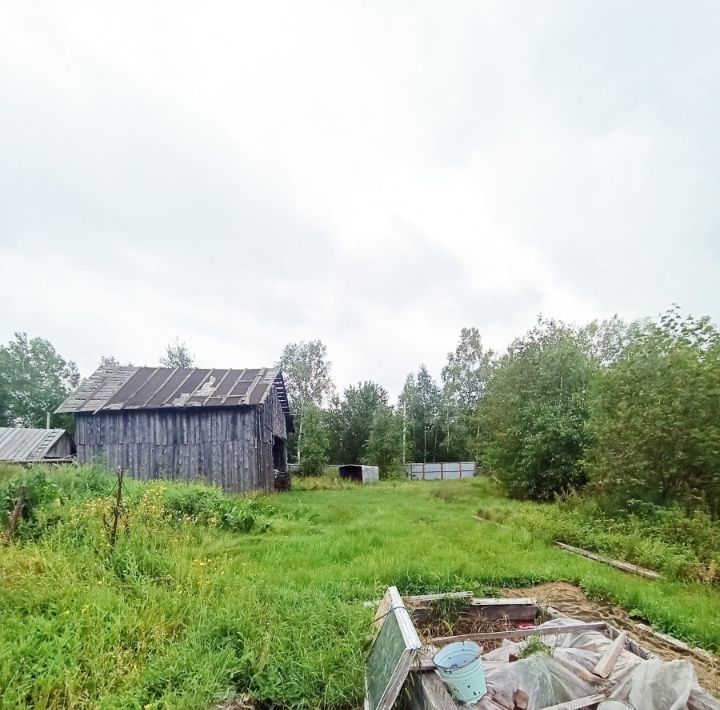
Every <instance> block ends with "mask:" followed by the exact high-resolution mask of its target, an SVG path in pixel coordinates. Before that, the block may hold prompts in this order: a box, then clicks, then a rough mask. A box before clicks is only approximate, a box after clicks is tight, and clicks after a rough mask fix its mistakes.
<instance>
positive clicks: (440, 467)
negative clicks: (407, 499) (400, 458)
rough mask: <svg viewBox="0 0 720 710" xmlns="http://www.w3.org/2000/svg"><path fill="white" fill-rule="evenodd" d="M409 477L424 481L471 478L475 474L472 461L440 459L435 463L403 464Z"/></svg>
mask: <svg viewBox="0 0 720 710" xmlns="http://www.w3.org/2000/svg"><path fill="white" fill-rule="evenodd" d="M405 470H406V472H407V475H408V477H409V478H415V479H421V480H424V481H439V480H443V479H449V480H452V479H458V478H472V477H473V476H474V475H475V462H474V461H442V462H437V463H409V464H406V465H405Z"/></svg>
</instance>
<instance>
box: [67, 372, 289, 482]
mask: <svg viewBox="0 0 720 710" xmlns="http://www.w3.org/2000/svg"><path fill="white" fill-rule="evenodd" d="M57 412H71V413H73V414H74V415H75V445H76V448H77V460H78V462H79V463H81V464H84V463H90V462H101V463H103V464H105V465H106V466H108V467H109V468H110V469H111V470H118V469H119V468H121V469H123V470H124V471H127V472H128V473H129V474H130V475H131V476H133V477H134V478H139V479H142V480H145V481H147V480H150V479H154V478H167V479H175V480H184V481H205V482H208V483H215V484H218V485H220V486H222V488H223V489H224V490H226V491H229V492H246V491H256V490H259V491H265V492H267V493H269V492H271V491H272V490H273V488H274V480H275V472H276V471H277V472H280V473H281V474H282V473H286V472H287V433H288V430H289V429H291V428H292V419H291V416H290V409H289V404H288V398H287V393H286V391H285V383H284V381H283V377H282V373H281V372H280V371H279V370H277V369H267V368H261V369H254V370H232V369H231V370H226V369H222V370H218V369H213V370H208V369H198V368H168V367H106V368H100V369H99V370H97V371H96V372H95V373H94V374H93V375H92V376H91V377H89V378H88V379H87V380H85V381H84V382H82V383H81V385H80V387H79V388H78V389H77V391H75V392H74V393H73V394H71V395H70V396H69V397H68V398H67V400H65V402H63V404H61V405H60V407H58V409H57Z"/></svg>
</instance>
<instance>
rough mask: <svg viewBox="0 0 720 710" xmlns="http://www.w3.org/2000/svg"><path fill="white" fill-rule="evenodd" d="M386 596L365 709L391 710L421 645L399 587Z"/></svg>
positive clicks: (370, 662)
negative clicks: (386, 605)
mask: <svg viewBox="0 0 720 710" xmlns="http://www.w3.org/2000/svg"><path fill="white" fill-rule="evenodd" d="M386 597H387V598H388V601H389V602H390V604H389V608H388V611H387V612H385V617H384V619H383V620H382V623H381V625H380V630H379V632H378V635H377V636H376V638H375V641H374V643H373V645H372V648H371V649H370V655H369V656H368V660H367V664H366V669H365V704H364V708H365V710H391V708H392V707H393V705H394V703H395V701H396V700H397V697H398V695H399V693H400V690H401V688H402V686H403V683H404V682H405V679H406V678H407V675H408V672H409V671H410V665H411V663H412V660H413V658H414V657H415V654H417V652H418V651H419V650H420V648H421V646H422V644H421V643H420V638H419V637H418V635H417V631H416V630H415V626H414V625H413V623H412V620H411V619H410V615H409V614H408V611H407V609H406V608H405V605H404V604H403V601H402V599H401V597H400V593H399V592H398V590H397V587H389V588H388V590H387V592H386ZM380 621H381V620H380V619H376V623H377V622H380Z"/></svg>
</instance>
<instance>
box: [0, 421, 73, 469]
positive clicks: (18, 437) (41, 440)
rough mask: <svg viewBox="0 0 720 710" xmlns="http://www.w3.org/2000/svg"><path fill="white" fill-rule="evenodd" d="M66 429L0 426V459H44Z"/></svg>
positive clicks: (24, 461) (23, 461) (26, 460)
mask: <svg viewBox="0 0 720 710" xmlns="http://www.w3.org/2000/svg"><path fill="white" fill-rule="evenodd" d="M64 434H65V429H20V428H17V429H15V428H10V427H0V461H16V462H18V463H27V462H30V461H42V460H43V459H44V458H45V456H46V454H47V453H48V451H50V449H51V448H52V447H53V446H55V444H56V443H57V441H58V439H60V438H61V437H62V436H63V435H64Z"/></svg>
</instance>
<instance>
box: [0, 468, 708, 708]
mask: <svg viewBox="0 0 720 710" xmlns="http://www.w3.org/2000/svg"><path fill="white" fill-rule="evenodd" d="M55 475H57V476H59V478H58V480H59V481H61V483H62V485H61V486H60V495H59V497H58V499H57V500H53V501H51V502H49V503H46V504H44V505H43V506H42V511H43V512H42V515H41V517H40V520H39V521H38V524H37V530H36V531H33V530H30V529H29V528H28V530H27V531H26V534H25V535H24V536H23V539H21V540H20V541H19V542H18V543H17V544H14V545H12V546H9V547H5V548H2V549H0V698H2V703H3V707H23V706H28V705H32V706H34V707H37V708H42V707H58V706H65V707H106V708H121V707H122V708H134V707H136V708H160V707H179V708H184V707H187V708H198V707H210V706H211V705H212V704H213V703H215V702H219V701H221V700H222V699H223V698H227V697H230V696H231V695H232V693H233V692H235V691H237V692H249V693H250V694H251V695H252V696H253V697H254V698H256V699H258V700H259V701H260V703H261V706H262V707H266V708H275V707H276V708H355V707H358V705H359V704H360V703H361V697H362V676H363V660H364V653H365V651H366V647H367V643H368V640H369V631H370V626H369V622H370V621H371V616H372V612H371V611H370V610H368V609H366V608H364V607H363V605H362V601H363V600H366V599H375V598H378V597H380V596H381V595H382V591H383V589H384V588H385V587H386V586H387V585H389V584H396V585H397V586H398V587H399V588H400V590H401V592H403V593H408V594H410V593H423V592H435V591H449V590H465V589H468V590H473V591H476V592H479V593H483V594H488V593H490V592H492V591H493V590H496V589H499V588H501V587H512V586H520V585H527V584H532V583H536V582H541V581H550V580H566V581H570V582H575V583H578V584H581V585H582V586H583V588H584V589H585V590H586V591H587V592H588V593H589V594H590V595H593V596H596V597H598V598H604V599H610V600H613V601H616V602H618V603H620V604H621V605H622V606H624V607H625V608H627V609H628V610H631V611H633V613H635V614H636V615H638V616H639V617H643V618H645V619H647V620H649V621H650V622H652V623H653V624H654V625H655V626H656V627H658V628H661V629H664V630H666V631H670V632H672V633H674V634H675V635H677V636H679V637H681V638H684V639H687V640H689V641H691V642H693V643H698V644H700V645H703V646H705V647H707V648H712V649H719V648H720V592H719V591H718V590H717V589H716V588H714V587H711V586H708V585H703V584H701V583H688V582H683V581H663V582H653V581H648V580H644V579H641V578H636V577H631V576H628V575H626V574H623V573H621V572H619V571H617V570H614V569H611V568H608V567H605V566H602V565H598V564H596V563H593V562H590V561H587V560H584V559H582V558H576V557H574V556H571V555H568V554H567V553H564V552H562V551H559V550H557V549H555V548H553V547H552V546H551V545H550V544H549V536H550V532H549V531H548V530H547V529H534V528H533V527H532V525H531V522H532V520H533V519H535V520H539V519H541V518H542V516H543V514H544V511H547V512H548V513H549V514H550V513H551V514H552V515H553V516H554V515H557V508H555V507H552V508H550V507H548V508H545V507H541V506H528V505H527V504H523V505H522V506H517V504H513V503H510V502H509V501H507V500H505V499H504V498H502V496H500V495H499V494H498V493H497V491H496V490H495V489H494V487H493V486H492V485H491V484H490V483H488V482H487V481H484V480H481V479H472V480H467V481H449V482H386V483H381V484H378V485H376V486H372V487H365V488H361V487H355V486H349V485H344V484H340V483H337V482H333V481H330V482H327V481H323V482H317V481H306V482H303V487H302V489H296V490H294V491H293V492H291V493H288V494H282V495H276V496H272V497H270V498H267V499H257V500H256V501H250V502H243V501H240V502H239V503H238V506H237V507H232V502H233V499H228V498H226V497H224V496H221V495H219V494H217V493H215V492H213V495H212V496H211V497H210V499H208V500H210V502H209V503H207V504H205V503H203V505H204V506H205V507H204V508H203V507H202V506H200V507H198V506H197V505H195V503H196V502H197V500H198V499H199V498H202V495H201V494H200V493H198V488H199V487H187V486H182V485H179V484H164V483H162V482H159V483H154V484H149V485H143V484H137V483H134V482H133V484H132V485H131V486H130V487H129V492H128V504H129V508H130V510H129V515H128V518H127V524H128V528H127V530H125V528H124V526H121V531H122V532H121V535H120V538H119V541H118V545H117V548H116V550H115V551H114V552H111V551H110V550H108V549H107V542H106V535H105V532H104V530H103V526H102V516H103V514H104V513H106V512H107V510H108V508H109V501H110V498H109V497H108V496H107V494H108V493H109V492H110V491H109V488H107V485H108V482H107V480H103V479H102V477H101V476H99V474H97V473H96V472H95V473H92V477H94V478H93V481H94V482H91V483H92V485H88V484H87V481H86V478H87V474H85V473H83V472H69V471H68V472H64V473H60V474H55ZM0 478H1V477H0ZM98 481H99V482H98ZM220 499H222V501H225V502H222V501H221V502H220V503H218V502H217V501H218V500H220ZM203 500H204V499H203ZM193 501H195V503H193ZM228 501H230V502H229V503H228ZM193 506H194V507H193ZM228 506H231V507H228ZM513 506H517V507H516V508H513ZM513 509H515V510H517V511H518V515H519V516H520V517H519V518H518V519H517V520H513V519H512V515H511V512H508V511H512V510H513ZM478 511H481V512H484V514H485V515H486V516H487V517H490V518H493V517H494V518H497V520H492V519H491V520H478V519H477V518H476V515H477V513H478ZM533 516H535V517H533ZM248 521H250V523H249V524H248ZM523 521H524V522H523ZM509 523H510V524H509ZM33 538H34V539H33Z"/></svg>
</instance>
